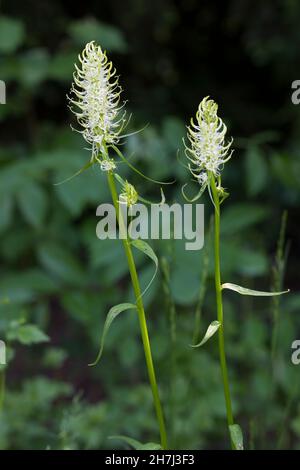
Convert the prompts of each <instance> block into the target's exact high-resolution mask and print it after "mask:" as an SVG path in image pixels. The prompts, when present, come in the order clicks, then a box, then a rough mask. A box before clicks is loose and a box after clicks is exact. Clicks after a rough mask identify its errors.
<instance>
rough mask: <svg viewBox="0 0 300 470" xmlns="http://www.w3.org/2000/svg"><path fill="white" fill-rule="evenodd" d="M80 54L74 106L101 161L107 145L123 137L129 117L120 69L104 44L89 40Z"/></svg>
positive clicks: (74, 89)
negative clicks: (120, 82) (110, 58)
mask: <svg viewBox="0 0 300 470" xmlns="http://www.w3.org/2000/svg"><path fill="white" fill-rule="evenodd" d="M78 58H79V62H80V66H79V67H78V66H77V65H76V64H75V69H76V70H75V72H74V75H73V78H74V82H73V84H72V88H71V97H69V101H70V103H71V106H70V108H71V110H72V112H74V114H75V115H76V117H77V121H78V123H79V124H80V126H81V127H82V128H83V130H82V131H80V132H81V133H82V135H83V137H84V139H85V140H86V141H87V142H88V143H89V144H91V145H92V160H94V161H95V160H97V161H99V162H100V161H101V156H103V155H106V146H107V145H109V144H113V145H115V144H117V143H118V141H119V138H120V133H121V132H122V130H123V129H124V125H125V121H126V120H125V112H121V110H122V108H123V106H124V104H125V103H123V104H121V105H120V95H121V91H122V90H121V87H120V85H119V83H118V77H117V76H116V69H115V68H114V67H113V64H112V62H110V61H109V60H108V58H107V56H106V53H105V52H103V51H102V49H101V47H100V46H98V45H96V44H95V42H94V41H92V42H89V43H88V44H87V45H86V46H85V48H84V50H83V52H82V54H81V55H79V56H78ZM72 105H75V106H76V108H77V110H74V109H73V107H72ZM99 155H100V158H99ZM104 158H105V157H104ZM106 167H107V166H105V169H106Z"/></svg>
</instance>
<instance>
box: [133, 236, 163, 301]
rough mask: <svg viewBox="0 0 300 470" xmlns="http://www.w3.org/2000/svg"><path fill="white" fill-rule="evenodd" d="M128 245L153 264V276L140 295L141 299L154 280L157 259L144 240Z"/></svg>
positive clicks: (134, 241)
mask: <svg viewBox="0 0 300 470" xmlns="http://www.w3.org/2000/svg"><path fill="white" fill-rule="evenodd" d="M130 244H131V245H132V246H134V247H135V248H136V249H137V250H140V251H142V252H143V253H144V254H145V255H146V256H148V257H149V258H150V259H151V260H152V261H153V262H154V264H155V271H154V274H153V276H152V278H151V280H150V282H149V284H148V285H147V287H146V288H145V289H144V290H143V292H142V293H141V295H140V297H143V295H145V293H146V292H147V290H148V289H149V288H150V286H151V284H152V282H153V281H154V278H155V276H156V273H157V270H158V258H157V256H156V254H155V253H154V251H153V250H152V248H151V246H150V245H149V244H148V243H146V242H145V241H144V240H132V241H131V242H130Z"/></svg>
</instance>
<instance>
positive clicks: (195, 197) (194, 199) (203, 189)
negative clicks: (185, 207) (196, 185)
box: [181, 183, 207, 202]
mask: <svg viewBox="0 0 300 470" xmlns="http://www.w3.org/2000/svg"><path fill="white" fill-rule="evenodd" d="M187 185H188V183H186V184H184V185H183V186H182V188H181V193H182V196H183V197H184V199H185V200H186V201H187V202H195V201H197V200H198V199H200V197H201V196H202V194H203V193H204V191H205V190H206V188H207V185H206V184H204V185H203V186H201V188H200V189H199V191H198V192H197V194H196V196H194V197H192V198H189V197H188V196H187V195H186V194H185V191H184V188H185V187H186V186H187Z"/></svg>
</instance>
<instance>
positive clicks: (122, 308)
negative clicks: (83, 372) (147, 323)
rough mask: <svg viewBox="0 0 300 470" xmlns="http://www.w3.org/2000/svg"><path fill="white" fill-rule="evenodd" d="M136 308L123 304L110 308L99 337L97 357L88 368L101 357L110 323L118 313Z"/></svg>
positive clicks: (132, 305)
mask: <svg viewBox="0 0 300 470" xmlns="http://www.w3.org/2000/svg"><path fill="white" fill-rule="evenodd" d="M136 308H137V307H136V305H135V304H131V303H124V304H118V305H115V306H114V307H112V308H111V309H110V310H109V312H108V314H107V317H106V320H105V323H104V328H103V332H102V336H101V340H100V349H99V352H98V355H97V357H96V359H95V361H94V362H92V363H91V364H89V366H95V365H96V364H98V362H99V361H100V359H101V356H102V352H103V348H104V342H105V338H106V335H107V333H108V330H109V328H110V326H111V324H112V322H113V321H114V319H115V318H116V317H117V316H118V315H119V314H120V313H122V312H124V311H125V310H130V309H136Z"/></svg>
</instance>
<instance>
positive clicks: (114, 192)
mask: <svg viewBox="0 0 300 470" xmlns="http://www.w3.org/2000/svg"><path fill="white" fill-rule="evenodd" d="M107 180H108V185H109V188H110V192H111V196H112V200H113V203H114V206H115V209H116V214H117V218H118V222H119V230H120V231H122V232H123V233H125V230H126V227H125V226H124V220H123V217H122V214H121V211H120V212H119V201H118V193H117V190H116V185H115V181H114V176H113V173H112V172H108V174H107ZM122 241H123V246H124V251H125V254H126V257H127V262H128V268H129V272H130V276H131V281H132V286H133V290H134V294H135V298H136V305H137V310H138V316H139V323H140V329H141V336H142V341H143V346H144V353H145V358H146V364H147V369H148V375H149V381H150V385H151V390H152V395H153V400H154V407H155V411H156V415H157V420H158V425H159V431H160V439H161V446H162V448H163V449H167V434H166V428H165V422H164V416H163V411H162V406H161V403H160V398H159V392H158V387H157V382H156V377H155V370H154V365H153V360H152V353H151V346H150V340H149V334H148V328H147V322H146V315H145V311H144V305H143V300H142V296H141V289H140V283H139V279H138V275H137V271H136V266H135V262H134V258H133V254H132V250H131V246H130V242H129V240H128V238H124V239H123V240H122Z"/></svg>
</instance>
